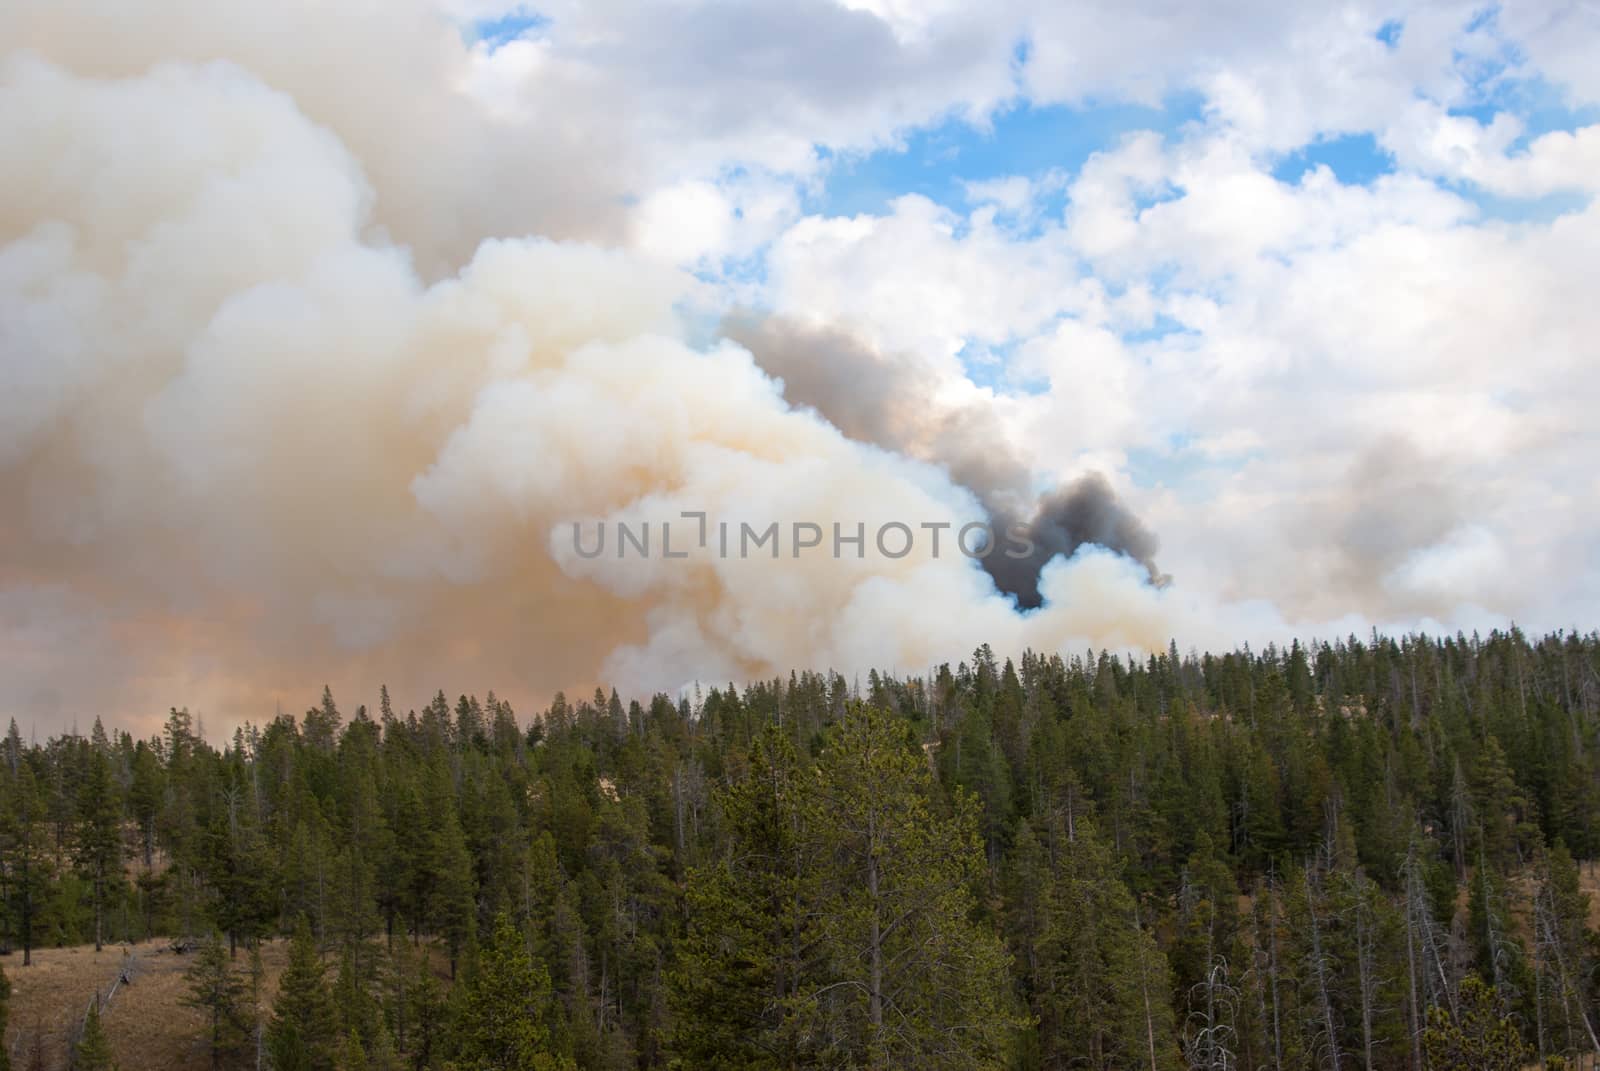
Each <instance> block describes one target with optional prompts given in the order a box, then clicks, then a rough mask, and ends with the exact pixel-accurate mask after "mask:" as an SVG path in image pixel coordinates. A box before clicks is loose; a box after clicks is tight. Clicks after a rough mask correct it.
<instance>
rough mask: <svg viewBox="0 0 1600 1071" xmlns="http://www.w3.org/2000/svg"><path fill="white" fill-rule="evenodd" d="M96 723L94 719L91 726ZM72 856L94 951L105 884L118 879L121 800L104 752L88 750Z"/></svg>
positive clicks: (102, 926)
mask: <svg viewBox="0 0 1600 1071" xmlns="http://www.w3.org/2000/svg"><path fill="white" fill-rule="evenodd" d="M99 724H100V723H99V721H98V719H97V720H96V721H95V725H96V726H98V725H99ZM74 855H75V858H76V860H77V863H78V867H79V869H80V870H81V871H82V873H83V875H84V877H85V879H86V880H87V881H88V882H89V892H90V896H91V898H92V899H93V902H94V950H95V951H96V952H98V951H100V950H101V948H102V947H103V945H104V929H105V905H106V895H107V891H108V887H109V886H110V885H112V884H113V883H115V884H119V885H120V884H121V881H122V800H121V794H120V791H119V789H118V787H117V784H116V781H115V780H114V779H113V778H112V776H111V762H110V760H109V759H108V758H107V756H106V752H105V751H104V750H102V749H100V748H93V749H91V750H90V752H89V770H88V775H87V777H86V778H85V779H84V783H83V787H82V789H81V790H80V792H79V795H78V828H77V843H76V845H75V852H74Z"/></svg>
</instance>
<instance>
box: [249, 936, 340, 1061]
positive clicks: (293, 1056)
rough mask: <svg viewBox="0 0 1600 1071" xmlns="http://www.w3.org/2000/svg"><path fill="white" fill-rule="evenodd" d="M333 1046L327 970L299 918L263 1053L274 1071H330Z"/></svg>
mask: <svg viewBox="0 0 1600 1071" xmlns="http://www.w3.org/2000/svg"><path fill="white" fill-rule="evenodd" d="M338 1043H339V1020H338V1013H337V1011H336V1009H335V1008H334V1004H333V996H332V994H331V993H329V991H328V981H327V967H326V965H325V964H323V962H322V956H321V954H320V953H318V951H317V944H316V939H315V938H313V937H312V936H311V926H310V924H309V923H308V922H307V921H306V919H305V918H304V917H303V916H302V917H301V919H300V921H299V922H298V923H297V925H296V926H295V933H294V940H293V941H292V942H291V943H290V945H289V964H288V966H287V967H286V968H285V969H284V972H283V977H282V978H280V979H279V981H278V997H277V999H276V1000H275V1001H274V1002H273V1005H272V1024H271V1025H270V1026H269V1027H268V1028H267V1049H268V1051H269V1052H271V1054H272V1066H273V1067H274V1068H275V1069H276V1071H332V1068H333V1067H334V1066H335V1063H336V1054H337V1047H338Z"/></svg>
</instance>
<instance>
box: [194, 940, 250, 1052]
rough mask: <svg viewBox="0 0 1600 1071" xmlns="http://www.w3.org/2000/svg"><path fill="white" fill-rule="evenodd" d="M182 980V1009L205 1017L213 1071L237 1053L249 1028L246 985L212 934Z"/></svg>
mask: <svg viewBox="0 0 1600 1071" xmlns="http://www.w3.org/2000/svg"><path fill="white" fill-rule="evenodd" d="M184 978H185V979H186V980H187V981H188V983H189V992H188V994H187V995H186V996H185V997H184V998H183V1000H182V1003H183V1005H184V1006H185V1007H189V1008H197V1009H199V1010H200V1011H201V1012H203V1013H204V1014H205V1016H206V1021H207V1027H206V1034H207V1041H206V1044H207V1047H208V1048H209V1050H210V1052H211V1066H212V1068H213V1071H215V1069H216V1068H219V1067H221V1066H222V1064H223V1059H224V1058H225V1057H226V1056H228V1055H230V1054H232V1053H233V1052H235V1051H237V1050H238V1048H239V1045H240V1043H241V1042H242V1041H243V1039H244V1035H245V1031H246V1030H247V1029H248V1025H249V1022H248V1018H247V1015H246V1009H245V990H246V983H245V980H244V979H243V978H242V977H240V975H239V974H238V973H237V972H235V971H234V969H233V967H232V964H230V962H229V960H228V951H227V949H226V948H224V947H223V944H222V935H221V934H218V933H215V932H213V933H212V934H211V935H210V936H209V937H207V938H206V940H205V941H204V942H202V943H201V945H200V948H199V951H198V952H197V953H196V954H195V960H194V963H192V964H190V966H189V969H188V970H187V971H185V972H184Z"/></svg>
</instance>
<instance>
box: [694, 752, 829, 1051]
mask: <svg viewBox="0 0 1600 1071" xmlns="http://www.w3.org/2000/svg"><path fill="white" fill-rule="evenodd" d="M798 762H799V760H798V757H797V756H796V755H795V752H794V748H793V746H792V745H791V744H790V743H789V741H788V740H787V739H785V738H784V737H783V735H782V734H781V733H779V732H778V730H777V729H776V728H771V729H768V730H767V732H766V733H765V734H764V735H763V736H762V737H761V738H760V739H759V740H758V741H757V744H756V748H755V750H754V752H753V753H752V755H751V758H750V772H749V774H748V775H747V776H746V777H745V778H744V780H742V781H740V782H739V783H737V784H735V785H733V786H731V787H730V788H729V789H727V790H726V791H724V792H722V793H721V794H719V796H718V798H717V803H718V807H719V809H720V810H721V812H722V814H723V816H724V819H725V820H726V822H727V823H728V830H729V833H730V834H731V836H732V837H733V839H734V842H735V844H736V850H734V851H731V852H729V853H728V854H727V855H726V856H724V857H723V858H720V859H718V860H717V861H716V862H714V863H712V864H709V865H707V866H703V867H697V868H695V869H694V870H691V871H690V873H689V877H688V885H687V890H686V894H685V900H686V904H685V906H686V908H687V912H688V918H689V926H688V932H687V933H686V934H685V935H684V937H683V939H682V941H681V942H680V943H679V945H678V950H677V961H678V962H677V969H676V970H675V971H674V972H673V975H672V987H671V999H672V1005H673V1010H674V1012H675V1013H676V1014H675V1017H674V1026H675V1031H676V1033H675V1036H674V1044H673V1048H674V1050H675V1051H676V1052H677V1053H678V1054H679V1055H680V1056H681V1057H682V1058H683V1059H685V1060H687V1061H688V1062H689V1063H691V1064H692V1065H693V1066H695V1067H700V1068H707V1069H711V1071H715V1069H722V1068H726V1069H729V1071H734V1069H752V1071H755V1069H760V1068H773V1067H786V1066H789V1065H790V1064H792V1062H793V1061H794V1059H795V1058H796V1054H795V1051H794V1045H795V1038H794V1037H793V1034H794V1031H793V1029H792V1028H791V1023H790V1012H791V1011H792V1009H791V1008H790V1004H791V1002H792V1001H793V1000H794V998H795V997H796V995H797V994H798V992H799V986H800V984H801V983H802V981H803V979H804V978H805V977H806V975H807V974H808V973H809V971H810V970H811V957H809V956H806V955H803V954H801V953H800V952H799V951H797V950H798V949H800V948H801V947H802V946H803V945H804V944H805V941H806V937H805V934H804V933H803V932H802V926H803V919H802V915H801V908H802V904H801V902H800V894H801V885H800V873H799V871H802V870H803V869H804V868H805V866H806V864H807V859H806V855H805V852H804V845H803V843H802V841H801V839H800V838H799V836H798V833H799V828H798V823H799V818H800V816H799V812H798V810H797V804H798V802H799V801H798V785H797V783H796V781H797V777H798V776H799V774H800V771H799V767H798Z"/></svg>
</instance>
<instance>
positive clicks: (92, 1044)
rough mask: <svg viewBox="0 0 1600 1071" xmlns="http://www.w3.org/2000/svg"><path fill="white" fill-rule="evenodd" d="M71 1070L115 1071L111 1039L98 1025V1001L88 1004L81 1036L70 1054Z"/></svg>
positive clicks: (115, 1064) (115, 1062)
mask: <svg viewBox="0 0 1600 1071" xmlns="http://www.w3.org/2000/svg"><path fill="white" fill-rule="evenodd" d="M72 1057H73V1059H72V1067H73V1071H116V1067H117V1061H116V1060H115V1059H113V1058H112V1055H111V1039H110V1038H108V1037H106V1032H105V1029H104V1028H103V1027H102V1026H101V1025H100V1001H99V1000H98V999H96V1000H93V1001H91V1002H90V1004H89V1014H88V1017H87V1018H85V1019H84V1021H83V1036H82V1037H80V1038H79V1039H78V1044H77V1047H76V1048H75V1049H74V1050H73V1054H72Z"/></svg>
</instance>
